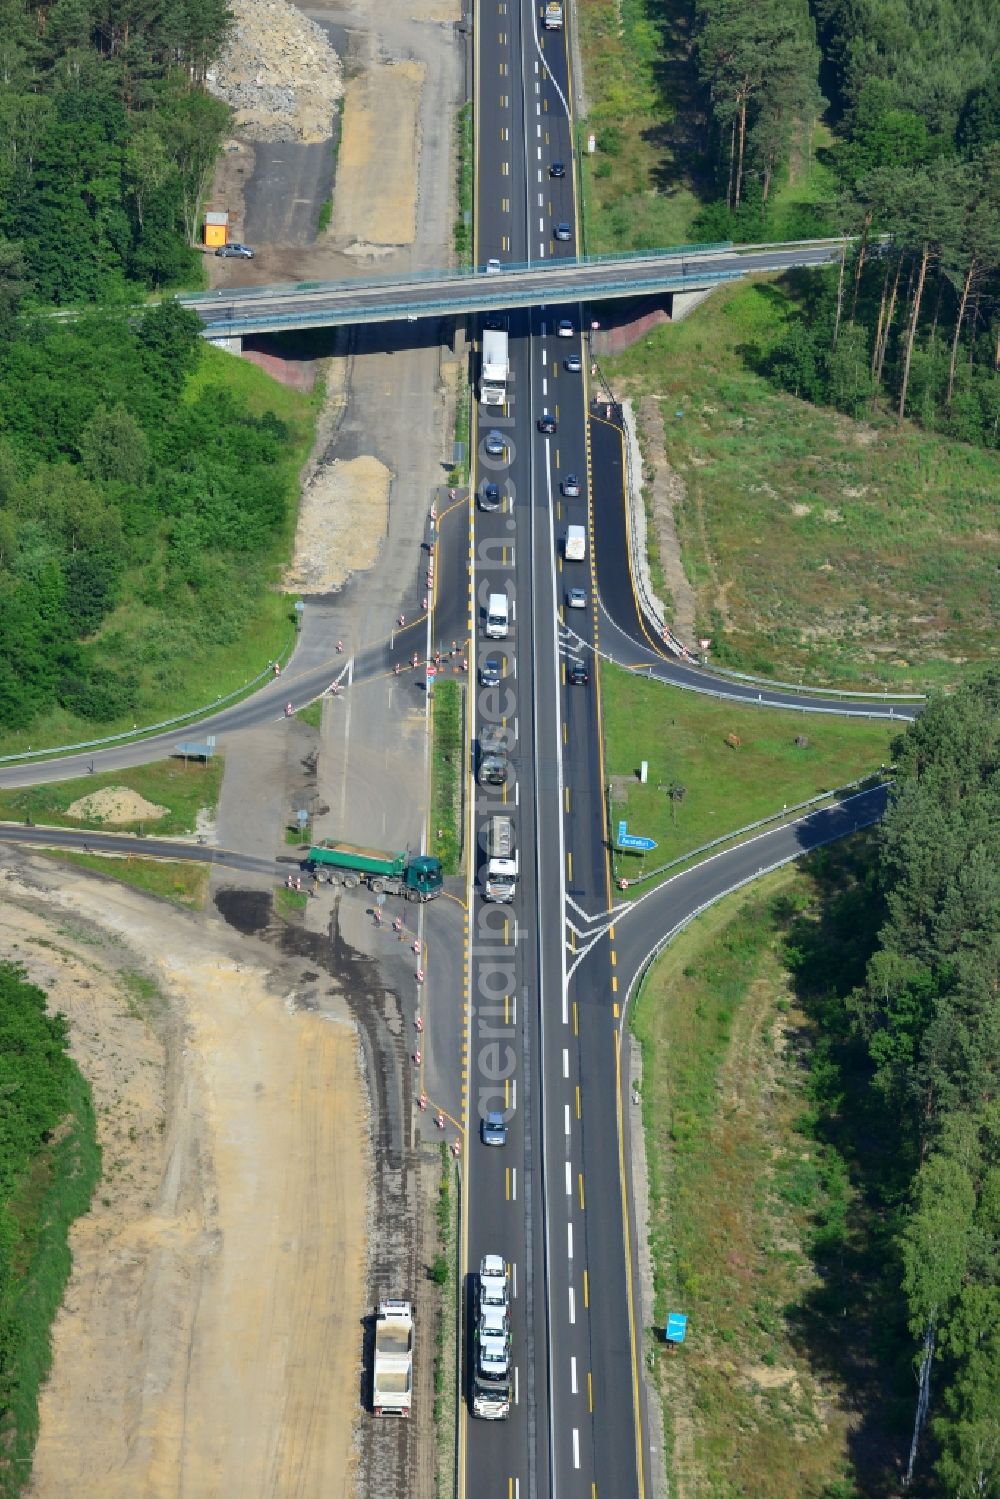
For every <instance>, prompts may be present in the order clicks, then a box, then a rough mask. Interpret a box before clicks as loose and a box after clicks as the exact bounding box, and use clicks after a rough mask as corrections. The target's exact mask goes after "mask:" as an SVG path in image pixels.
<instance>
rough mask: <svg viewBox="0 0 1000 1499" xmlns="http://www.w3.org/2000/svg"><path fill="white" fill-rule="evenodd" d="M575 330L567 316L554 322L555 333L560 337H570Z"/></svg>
mask: <svg viewBox="0 0 1000 1499" xmlns="http://www.w3.org/2000/svg"><path fill="white" fill-rule="evenodd" d="M575 331H576V330H575V329H574V327H573V324H572V323H571V322H570V320H569V318H568V317H563V318H560V319H559V321H558V323H556V333H557V334H558V336H559V337H560V338H572V337H573V334H574V332H575Z"/></svg>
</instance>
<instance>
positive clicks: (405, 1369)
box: [372, 1301, 413, 1416]
mask: <svg viewBox="0 0 1000 1499" xmlns="http://www.w3.org/2000/svg"><path fill="white" fill-rule="evenodd" d="M412 1401H413V1309H412V1307H411V1306H410V1303H409V1302H408V1301H380V1302H379V1304H378V1313H377V1315H376V1318H375V1364H374V1369H373V1372H372V1410H373V1411H374V1412H375V1414H376V1416H408V1415H409V1414H410V1406H411V1404H412Z"/></svg>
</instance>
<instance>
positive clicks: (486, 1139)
mask: <svg viewBox="0 0 1000 1499" xmlns="http://www.w3.org/2000/svg"><path fill="white" fill-rule="evenodd" d="M480 1134H481V1136H482V1141H483V1144H484V1145H506V1144H507V1121H506V1120H505V1119H504V1117H503V1115H502V1114H498V1113H496V1112H494V1111H493V1110H491V1111H490V1113H488V1114H487V1115H486V1116H485V1118H484V1119H483V1122H482V1125H481V1126H480Z"/></svg>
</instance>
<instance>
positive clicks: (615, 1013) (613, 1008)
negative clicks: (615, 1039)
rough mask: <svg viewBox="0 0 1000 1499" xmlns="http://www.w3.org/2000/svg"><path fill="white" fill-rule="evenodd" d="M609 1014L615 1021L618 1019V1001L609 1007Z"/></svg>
mask: <svg viewBox="0 0 1000 1499" xmlns="http://www.w3.org/2000/svg"><path fill="white" fill-rule="evenodd" d="M611 1014H612V1015H613V1017H614V1018H615V1020H617V1019H618V1001H617V1000H615V1002H614V1004H613V1005H612V1006H611Z"/></svg>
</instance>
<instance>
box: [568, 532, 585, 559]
mask: <svg viewBox="0 0 1000 1499" xmlns="http://www.w3.org/2000/svg"><path fill="white" fill-rule="evenodd" d="M563 555H564V556H565V558H566V561H567V562H582V561H583V559H584V558H585V557H586V555H587V532H586V530H585V529H584V527H583V526H567V527H566V540H565V541H564V542H563Z"/></svg>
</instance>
